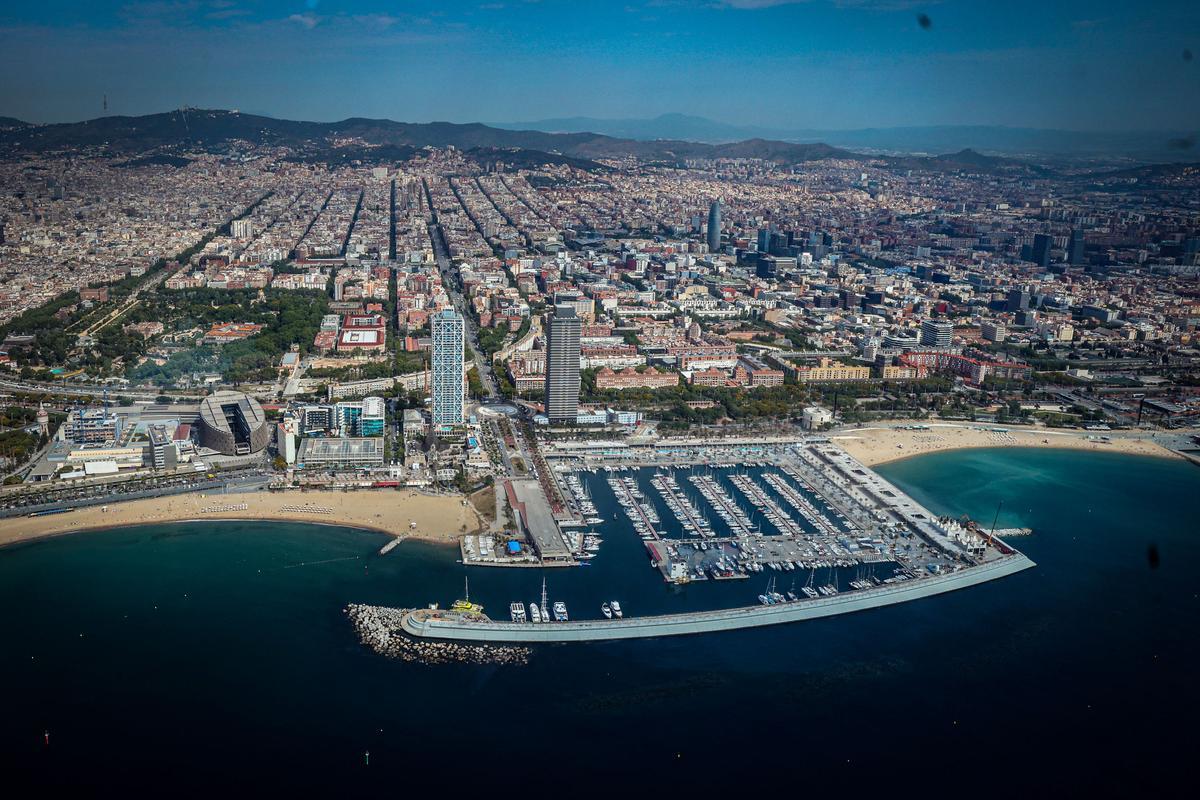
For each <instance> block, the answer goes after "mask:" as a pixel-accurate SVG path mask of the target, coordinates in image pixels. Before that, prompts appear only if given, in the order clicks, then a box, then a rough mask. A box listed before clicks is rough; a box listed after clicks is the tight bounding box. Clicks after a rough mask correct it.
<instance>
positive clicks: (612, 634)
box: [401, 553, 1035, 644]
mask: <svg viewBox="0 0 1200 800" xmlns="http://www.w3.org/2000/svg"><path fill="white" fill-rule="evenodd" d="M1033 566H1035V564H1034V563H1033V561H1031V560H1030V559H1029V558H1028V557H1027V556H1025V555H1023V554H1021V553H1015V554H1013V555H1011V556H1006V557H1004V558H1000V559H997V560H995V561H991V562H989V563H987V564H982V565H980V566H977V567H968V568H967V569H963V570H959V571H958V572H952V573H948V574H945V575H934V576H931V577H928V578H918V579H913V580H909V581H904V582H902V583H898V584H892V585H887V586H880V587H876V588H874V589H867V590H865V591H856V592H847V593H846V594H839V595H835V596H833V597H820V598H815V599H801V600H797V601H793V602H786V603H779V604H777V605H771V606H749V607H741V608H731V609H723V610H719V611H700V612H692V613H687V614H666V615H662V616H655V617H633V618H627V619H620V620H616V619H614V620H595V621H589V622H554V623H543V624H533V623H513V622H468V621H464V620H455V619H449V618H431V617H424V618H420V615H418V616H414V614H413V613H409V614H405V615H404V618H403V621H402V623H401V625H402V627H403V628H404V630H405V632H406V633H409V634H411V635H413V636H418V637H422V638H427V639H449V640H460V641H476V642H521V643H526V644H529V643H538V642H587V641H604V640H608V639H644V638H651V637H657V636H682V635H687V634H694V633H710V632H714V631H728V630H737V629H739V628H756V627H762V626H765V625H780V624H784V623H788V622H800V621H803V620H809V619H819V618H821V617H831V616H836V615H838V614H849V613H852V612H855V611H865V610H867V609H870V608H879V607H881V606H888V605H893V604H895V603H905V602H908V601H910V600H918V599H920V598H923V597H932V596H934V595H939V594H944V593H946V592H952V591H955V590H958V589H964V588H966V587H968V586H975V585H977V584H980V583H986V582H988V581H993V580H997V579H999V578H1004V577H1007V576H1009V575H1013V574H1015V573H1017V572H1021V571H1022V570H1026V569H1029V568H1030V567H1033Z"/></svg>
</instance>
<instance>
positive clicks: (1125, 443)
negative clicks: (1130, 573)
mask: <svg viewBox="0 0 1200 800" xmlns="http://www.w3.org/2000/svg"><path fill="white" fill-rule="evenodd" d="M904 424H905V425H912V424H919V425H924V426H925V429H924V430H909V429H905V428H904V427H901V426H899V425H897V426H867V427H863V428H849V429H844V430H839V431H832V432H830V434H829V439H830V441H832V442H834V443H835V444H837V445H838V446H839V447H841V448H842V449H844V450H845V451H846V452H848V453H849V454H850V455H852V456H854V457H855V458H856V459H858V460H859V461H860V462H862V463H863V464H864V465H866V466H868V467H875V466H879V465H881V464H889V463H893V462H896V461H902V460H904V459H907V458H913V457H914V456H922V455H930V454H933V453H942V452H950V451H954V450H983V449H1002V448H1010V447H1017V448H1026V449H1031V450H1087V451H1092V452H1103V453H1116V454H1119V455H1135V456H1148V457H1152V458H1166V459H1180V460H1184V461H1186V460H1188V459H1187V458H1186V457H1185V456H1184V455H1182V454H1181V453H1177V452H1175V451H1174V450H1171V449H1170V448H1168V447H1166V446H1164V445H1162V444H1159V443H1158V442H1157V441H1155V440H1154V439H1153V438H1152V437H1151V436H1146V435H1144V434H1134V435H1130V434H1128V433H1126V432H1123V431H1102V432H1101V431H1095V432H1086V433H1077V432H1067V431H1057V430H1051V429H1045V428H1029V427H1021V426H1015V425H989V424H986V423H965V424H964V423H946V422H942V423H937V422H934V423H909V422H906V423H904ZM999 431H1003V432H1002V433H1001V432H999ZM1089 437H1093V438H1089ZM1101 437H1105V438H1107V439H1108V441H1101Z"/></svg>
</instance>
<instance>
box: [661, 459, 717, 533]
mask: <svg viewBox="0 0 1200 800" xmlns="http://www.w3.org/2000/svg"><path fill="white" fill-rule="evenodd" d="M650 485H651V486H653V487H654V488H655V489H656V490H657V491H658V494H659V496H661V497H662V499H663V503H665V504H666V506H667V508H668V509H670V511H671V513H672V514H674V515H675V519H676V520H678V521H679V527H680V528H682V529H683V532H684V534H685V535H692V536H712V535H713V530H712V524H711V523H710V522H709V521H708V520H707V519H706V518H705V517H704V515H703V514H701V513H700V509H698V508H697V507H696V506H695V505H694V504H693V503H692V501H691V500H689V499H688V498H687V495H685V494H684V493H683V491H682V490H681V489H680V488H679V482H678V481H676V480H675V476H674V475H672V474H670V473H669V472H668V473H660V474H658V475H655V476H654V477H653V478H651V480H650Z"/></svg>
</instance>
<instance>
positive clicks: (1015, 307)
mask: <svg viewBox="0 0 1200 800" xmlns="http://www.w3.org/2000/svg"><path fill="white" fill-rule="evenodd" d="M1027 308H1029V292H1026V291H1023V290H1021V289H1012V290H1011V291H1009V293H1008V310H1009V311H1012V312H1014V313H1015V312H1017V311H1024V310H1026V309H1027Z"/></svg>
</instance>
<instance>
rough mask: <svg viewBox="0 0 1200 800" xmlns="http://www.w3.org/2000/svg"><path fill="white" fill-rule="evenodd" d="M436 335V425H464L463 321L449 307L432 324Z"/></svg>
mask: <svg viewBox="0 0 1200 800" xmlns="http://www.w3.org/2000/svg"><path fill="white" fill-rule="evenodd" d="M429 324H430V331H431V333H432V335H433V366H432V369H431V373H432V374H431V376H430V377H431V379H432V383H433V387H432V389H433V392H432V394H433V424H434V425H435V426H438V425H462V423H463V318H462V317H461V316H459V314H458V312H456V311H455V310H454V309H451V308H447V309H445V310H443V311H439V312H438V313H436V314H434V315H433V317H432V318H431V319H430V321H429Z"/></svg>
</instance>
